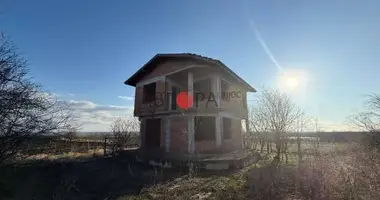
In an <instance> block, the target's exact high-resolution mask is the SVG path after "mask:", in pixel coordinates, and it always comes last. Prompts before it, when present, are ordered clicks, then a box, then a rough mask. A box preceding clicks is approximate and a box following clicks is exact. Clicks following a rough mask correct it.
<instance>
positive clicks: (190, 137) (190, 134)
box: [187, 72, 195, 153]
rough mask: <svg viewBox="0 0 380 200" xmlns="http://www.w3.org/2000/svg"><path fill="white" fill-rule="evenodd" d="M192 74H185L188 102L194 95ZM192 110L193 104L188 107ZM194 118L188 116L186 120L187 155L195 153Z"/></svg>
mask: <svg viewBox="0 0 380 200" xmlns="http://www.w3.org/2000/svg"><path fill="white" fill-rule="evenodd" d="M193 78H194V77H193V73H191V72H189V73H188V74H187V92H188V96H189V101H188V102H191V101H192V100H193V95H194V80H193ZM189 108H193V104H192V105H191V106H190V107H189ZM194 132H195V131H194V116H190V115H189V116H188V119H187V141H188V153H194V151H195V141H194Z"/></svg>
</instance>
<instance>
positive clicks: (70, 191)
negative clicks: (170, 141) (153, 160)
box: [0, 155, 184, 200]
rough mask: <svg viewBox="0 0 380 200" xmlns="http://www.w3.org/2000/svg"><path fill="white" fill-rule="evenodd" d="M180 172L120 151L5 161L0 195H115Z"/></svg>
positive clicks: (88, 197) (59, 196) (133, 191)
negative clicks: (117, 153)
mask: <svg viewBox="0 0 380 200" xmlns="http://www.w3.org/2000/svg"><path fill="white" fill-rule="evenodd" d="M183 174H184V172H183V171H182V170H179V169H162V168H155V167H152V166H148V165H145V164H142V163H136V162H135V159H134V158H133V157H128V156H124V155H123V156H122V155H120V156H115V157H99V158H93V159H90V160H86V161H83V160H66V161H65V162H62V161H39V162H31V163H27V164H22V165H17V166H10V165H8V166H3V167H1V168H0V199H41V200H42V199H115V198H117V197H119V196H124V195H129V194H138V193H139V192H140V191H141V189H142V188H143V187H146V186H149V185H154V184H158V183H161V182H165V181H169V180H172V179H174V178H177V177H180V176H182V175H183Z"/></svg>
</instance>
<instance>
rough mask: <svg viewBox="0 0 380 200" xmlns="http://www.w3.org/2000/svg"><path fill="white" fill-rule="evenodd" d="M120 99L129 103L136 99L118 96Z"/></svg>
mask: <svg viewBox="0 0 380 200" xmlns="http://www.w3.org/2000/svg"><path fill="white" fill-rule="evenodd" d="M118 98H119V99H123V100H128V101H132V100H134V99H135V98H134V97H128V96H118Z"/></svg>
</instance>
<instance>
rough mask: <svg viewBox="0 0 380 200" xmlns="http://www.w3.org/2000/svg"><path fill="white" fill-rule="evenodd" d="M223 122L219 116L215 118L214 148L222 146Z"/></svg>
mask: <svg viewBox="0 0 380 200" xmlns="http://www.w3.org/2000/svg"><path fill="white" fill-rule="evenodd" d="M222 125H223V121H222V117H221V116H220V115H218V116H216V117H215V134H216V135H215V142H216V148H220V147H221V146H222V134H221V133H222V131H223V127H222Z"/></svg>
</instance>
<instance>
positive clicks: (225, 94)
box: [221, 80, 230, 101]
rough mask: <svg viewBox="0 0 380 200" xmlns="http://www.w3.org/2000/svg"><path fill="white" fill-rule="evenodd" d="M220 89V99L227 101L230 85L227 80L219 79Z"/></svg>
mask: <svg viewBox="0 0 380 200" xmlns="http://www.w3.org/2000/svg"><path fill="white" fill-rule="evenodd" d="M221 89H222V100H224V101H229V100H230V97H229V93H228V92H229V90H230V85H229V83H228V82H227V81H224V80H222V81H221Z"/></svg>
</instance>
